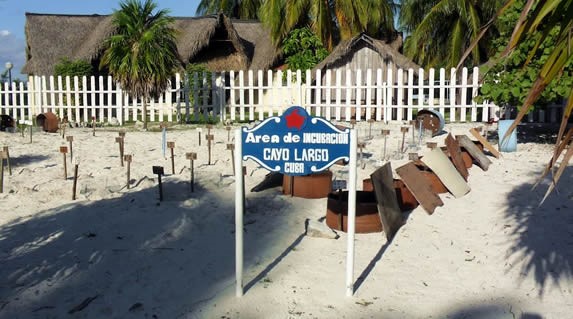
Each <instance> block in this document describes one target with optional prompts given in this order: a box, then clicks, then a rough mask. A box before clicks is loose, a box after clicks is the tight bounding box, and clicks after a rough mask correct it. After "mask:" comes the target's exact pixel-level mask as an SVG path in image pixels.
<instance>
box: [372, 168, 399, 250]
mask: <svg viewBox="0 0 573 319" xmlns="http://www.w3.org/2000/svg"><path fill="white" fill-rule="evenodd" d="M370 178H371V180H372V186H373V187H374V195H375V196H376V203H377V206H378V213H379V214H380V221H381V222H382V229H384V232H385V233H386V239H387V240H388V241H391V240H392V238H394V235H396V232H397V231H398V229H400V227H402V225H403V224H404V220H403V218H402V211H401V210H400V206H399V205H398V198H396V191H395V190H394V179H393V177H392V166H391V165H390V162H388V163H386V164H385V165H383V166H382V167H380V168H378V169H377V170H375V171H374V173H372V174H370Z"/></svg>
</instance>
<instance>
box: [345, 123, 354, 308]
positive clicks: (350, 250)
mask: <svg viewBox="0 0 573 319" xmlns="http://www.w3.org/2000/svg"><path fill="white" fill-rule="evenodd" d="M356 140H357V139H356V130H354V129H351V130H350V161H349V163H348V165H349V167H350V172H349V174H348V179H349V180H348V228H347V234H348V242H347V249H346V251H347V252H346V296H348V297H352V295H353V294H354V230H355V225H356V164H357V163H356V153H357V150H356Z"/></svg>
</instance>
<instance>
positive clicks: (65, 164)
mask: <svg viewBox="0 0 573 319" xmlns="http://www.w3.org/2000/svg"><path fill="white" fill-rule="evenodd" d="M67 152H68V147H67V146H60V153H62V154H63V155H64V179H68V163H67V160H66V153H67Z"/></svg>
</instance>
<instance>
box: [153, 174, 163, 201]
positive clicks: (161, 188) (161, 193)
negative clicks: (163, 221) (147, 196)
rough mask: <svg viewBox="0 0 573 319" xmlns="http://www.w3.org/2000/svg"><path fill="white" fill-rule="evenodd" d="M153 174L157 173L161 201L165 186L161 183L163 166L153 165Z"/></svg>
mask: <svg viewBox="0 0 573 319" xmlns="http://www.w3.org/2000/svg"><path fill="white" fill-rule="evenodd" d="M152 169H153V174H157V181H158V182H159V201H162V200H163V186H162V185H161V175H163V166H153V167H152Z"/></svg>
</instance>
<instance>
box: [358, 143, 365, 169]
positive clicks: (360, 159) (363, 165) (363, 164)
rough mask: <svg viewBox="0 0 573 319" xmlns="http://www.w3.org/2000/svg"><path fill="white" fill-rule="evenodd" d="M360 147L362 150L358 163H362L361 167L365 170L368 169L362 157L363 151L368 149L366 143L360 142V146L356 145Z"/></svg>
mask: <svg viewBox="0 0 573 319" xmlns="http://www.w3.org/2000/svg"><path fill="white" fill-rule="evenodd" d="M356 146H357V147H358V149H359V150H360V158H359V159H358V161H359V162H360V166H361V167H362V169H364V168H365V167H366V164H365V163H364V161H363V157H362V149H363V148H365V147H366V143H364V142H358V144H357V145H356Z"/></svg>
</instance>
